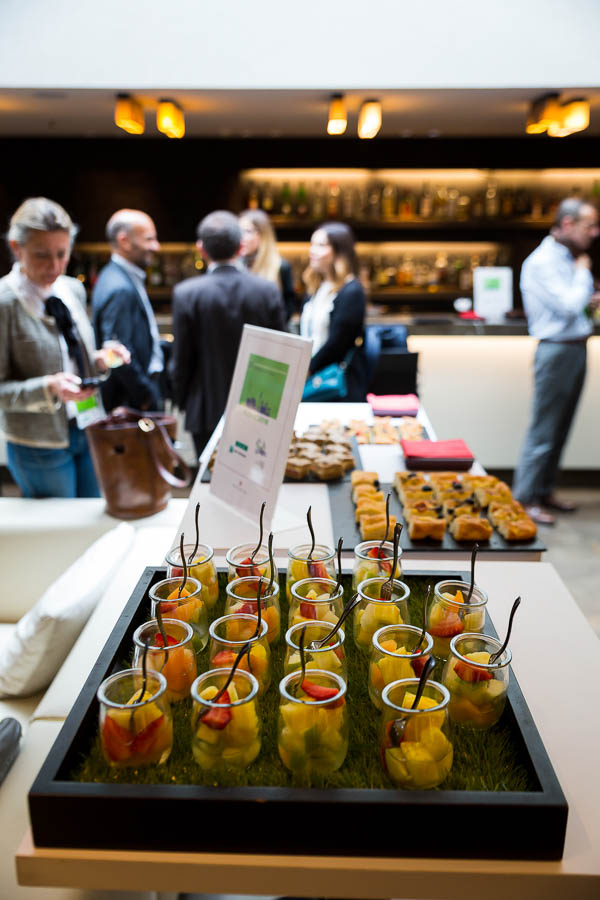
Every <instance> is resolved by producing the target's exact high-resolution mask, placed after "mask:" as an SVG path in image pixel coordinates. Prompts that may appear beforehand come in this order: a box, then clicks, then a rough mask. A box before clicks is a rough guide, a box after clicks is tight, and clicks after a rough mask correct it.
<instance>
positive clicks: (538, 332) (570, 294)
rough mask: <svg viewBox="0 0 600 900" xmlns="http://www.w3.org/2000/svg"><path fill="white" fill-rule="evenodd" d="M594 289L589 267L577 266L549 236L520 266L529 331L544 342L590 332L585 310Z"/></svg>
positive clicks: (561, 339)
mask: <svg viewBox="0 0 600 900" xmlns="http://www.w3.org/2000/svg"><path fill="white" fill-rule="evenodd" d="M593 291H594V279H593V278H592V273H591V272H590V270H589V269H586V268H585V267H584V266H576V265H575V258H574V256H573V255H572V254H571V252H570V250H569V249H568V248H567V247H565V245H564V244H561V243H560V242H559V241H557V240H556V239H555V238H553V237H552V235H548V236H547V237H545V238H544V240H543V241H542V243H541V244H540V245H539V247H537V248H536V249H535V250H534V251H533V253H531V254H530V255H529V256H528V257H527V259H526V260H525V262H524V263H523V268H522V269H521V293H522V295H523V306H524V308H525V313H526V315H527V324H528V328H529V334H531V335H532V336H533V337H536V338H538V340H544V341H572V340H577V339H580V338H585V337H587V336H588V335H589V334H591V333H592V323H591V321H590V320H589V319H588V318H587V316H586V315H585V313H584V310H585V308H586V306H587V305H588V303H589V302H590V298H591V296H592V293H593Z"/></svg>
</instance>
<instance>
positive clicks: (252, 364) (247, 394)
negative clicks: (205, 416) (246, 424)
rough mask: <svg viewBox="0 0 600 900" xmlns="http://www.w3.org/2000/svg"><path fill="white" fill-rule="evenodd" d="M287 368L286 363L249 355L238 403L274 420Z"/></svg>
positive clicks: (254, 354) (253, 354)
mask: <svg viewBox="0 0 600 900" xmlns="http://www.w3.org/2000/svg"><path fill="white" fill-rule="evenodd" d="M289 368H290V367H289V365H288V364H287V363H282V362H277V361H276V360H274V359H268V358H267V357H266V356H258V355H257V354H256V353H251V354H250V357H249V359H248V368H247V369H246V376H245V378H244V384H243V386H242V393H241V396H240V403H241V404H243V406H247V407H249V408H250V409H255V410H256V411H257V412H260V413H262V414H263V415H265V416H269V418H271V419H276V418H277V415H278V413H279V407H280V405H281V398H282V396H283V391H284V388H285V382H286V379H287V375H288V371H289Z"/></svg>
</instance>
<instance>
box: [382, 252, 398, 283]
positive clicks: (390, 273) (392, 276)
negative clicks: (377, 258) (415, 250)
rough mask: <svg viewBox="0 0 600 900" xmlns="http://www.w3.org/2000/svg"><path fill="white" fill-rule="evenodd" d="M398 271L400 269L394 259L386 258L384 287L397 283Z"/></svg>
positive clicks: (384, 263)
mask: <svg viewBox="0 0 600 900" xmlns="http://www.w3.org/2000/svg"><path fill="white" fill-rule="evenodd" d="M397 271H398V269H397V266H396V263H395V261H394V260H393V259H384V261H383V274H382V277H381V285H382V287H390V285H393V284H396V274H397Z"/></svg>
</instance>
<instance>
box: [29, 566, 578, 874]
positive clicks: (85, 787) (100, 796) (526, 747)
mask: <svg viewBox="0 0 600 900" xmlns="http://www.w3.org/2000/svg"><path fill="white" fill-rule="evenodd" d="M410 575H411V577H413V576H414V577H423V578H425V577H427V578H429V577H430V576H431V573H425V572H422V573H421V572H415V573H410ZM163 577H165V570H164V569H163V568H153V567H148V568H146V569H145V571H144V574H143V575H142V577H141V578H140V580H139V582H138V584H137V586H136V588H135V590H134V592H133V594H132V596H131V598H130V600H129V601H128V603H127V605H126V607H125V609H124V611H123V613H122V615H121V616H120V617H119V619H118V621H117V623H116V625H115V627H114V629H113V631H112V633H111V635H110V637H109V639H108V641H107V642H106V645H105V646H104V648H103V650H102V652H101V654H100V656H99V657H98V660H97V662H96V663H95V665H94V666H93V668H92V670H91V672H90V674H89V675H88V677H87V679H86V681H85V683H84V685H83V688H82V690H81V693H80V694H79V697H78V699H77V700H76V702H75V704H74V706H73V709H72V710H71V712H70V714H69V716H68V718H67V720H66V722H65V724H64V725H63V728H62V729H61V731H60V733H59V735H58V737H57V739H56V741H55V743H54V745H53V747H52V748H51V750H50V752H49V754H48V757H47V758H46V761H45V762H44V764H43V766H42V768H41V770H40V772H39V774H38V776H37V778H36V779H35V782H34V784H33V786H32V788H31V790H30V791H29V795H28V800H29V812H30V818H31V825H32V831H33V838H34V842H35V844H36V845H37V846H39V847H69V848H88V849H89V848H92V849H120V850H145V851H153V850H154V851H184V852H186V851H187V852H200V851H201V852H233V853H268V854H302V855H304V854H311V855H336V856H339V855H342V856H355V855H359V856H373V857H398V856H406V857H445V858H464V857H467V858H475V859H477V858H479V859H483V858H488V859H489V858H496V859H539V860H557V859H560V858H561V857H562V853H563V847H564V839H565V832H566V824H567V816H568V807H567V803H566V800H565V797H564V795H563V793H562V790H561V787H560V784H559V782H558V780H557V778H556V775H555V773H554V770H553V768H552V765H551V763H550V760H549V758H548V756H547V754H546V751H545V749H544V745H543V743H542V740H541V738H540V735H539V733H538V731H537V729H536V727H535V724H534V722H533V718H532V716H531V713H530V712H529V709H528V707H527V704H526V702H525V699H524V697H523V694H522V693H521V690H520V688H519V686H518V684H517V681H516V679H515V677H514V674H512V673H511V679H510V685H509V691H508V702H507V705H506V709H505V712H504V717H508V721H509V724H510V725H511V729H512V730H513V732H514V735H515V736H516V739H517V740H518V743H519V754H520V758H521V760H524V761H525V764H526V766H527V768H528V770H529V772H530V773H531V777H530V783H531V788H530V789H529V790H527V791H518V792H517V791H512V792H509V791H504V792H496V791H464V790H463V791H459V790H434V791H403V790H399V789H383V790H382V789H369V788H353V789H346V788H344V789H339V788H328V789H317V788H287V787H286V788H283V787H260V786H258V787H256V786H254V787H227V788H225V787H214V786H198V785H186V784H160V785H157V784H152V785H144V784H134V783H132V784H108V783H83V782H79V781H73V780H71V778H70V775H71V773H72V772H73V771H74V769H75V768H76V767H77V765H78V763H79V762H80V760H81V757H82V756H84V755H85V754H87V753H88V751H89V749H90V747H91V745H92V743H93V741H94V739H95V736H96V733H97V727H98V704H97V700H96V691H97V689H98V687H99V685H100V683H101V682H102V681H103V680H104V679H105V678H106V677H107V676H108V675H109V674H110V673H111V672H112V671H116V670H118V669H120V668H122V667H123V660H124V659H127V658H128V654H129V652H130V649H131V639H132V634H133V631H134V630H135V628H136V627H137V626H138V624H140V623H141V622H143V621H144V620H145V619H146V618H147V614H148V590H149V588H150V586H151V585H152V584H153V583H155V582H156V581H158V580H160V579H161V578H163ZM439 577H440V578H467V575H466V573H464V572H446V573H443V574H440V575H439ZM486 632H487V633H488V634H495V632H494V629H493V627H492V625H491V622H490V621H489V618H488V620H487V622H486ZM132 777H135V773H133V775H132Z"/></svg>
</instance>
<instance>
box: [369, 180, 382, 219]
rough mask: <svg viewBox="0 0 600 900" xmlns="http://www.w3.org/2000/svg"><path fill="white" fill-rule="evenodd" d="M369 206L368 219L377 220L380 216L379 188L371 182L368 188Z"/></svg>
mask: <svg viewBox="0 0 600 900" xmlns="http://www.w3.org/2000/svg"><path fill="white" fill-rule="evenodd" d="M368 202H369V207H368V216H369V219H372V220H373V221H377V220H378V219H380V218H381V190H380V188H379V187H378V185H376V184H373V185H371V187H370V188H369V200H368Z"/></svg>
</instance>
